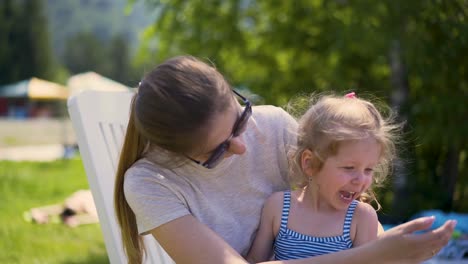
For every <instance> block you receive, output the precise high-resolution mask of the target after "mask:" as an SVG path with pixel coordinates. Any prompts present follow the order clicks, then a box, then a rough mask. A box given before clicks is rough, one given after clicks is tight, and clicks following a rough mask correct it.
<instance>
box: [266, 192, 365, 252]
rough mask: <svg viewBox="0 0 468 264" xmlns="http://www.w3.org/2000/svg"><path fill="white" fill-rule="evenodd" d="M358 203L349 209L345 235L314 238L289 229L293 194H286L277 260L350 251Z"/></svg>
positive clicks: (352, 204) (344, 230)
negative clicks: (351, 231)
mask: <svg viewBox="0 0 468 264" xmlns="http://www.w3.org/2000/svg"><path fill="white" fill-rule="evenodd" d="M357 204H358V201H356V200H354V201H352V203H351V204H350V205H349V207H348V211H347V212H346V217H345V220H344V225H343V234H342V235H340V236H333V237H313V236H307V235H303V234H300V233H298V232H296V231H293V230H291V229H289V228H288V217H289V208H290V206H291V192H290V191H286V192H284V200H283V212H282V215H281V227H280V230H279V232H278V235H277V236H276V239H275V243H274V254H275V260H287V259H299V258H307V257H312V256H318V255H324V254H328V253H332V252H337V251H341V250H345V249H349V248H351V247H352V246H353V241H352V240H351V237H350V236H349V232H350V228H351V220H352V219H353V214H354V209H355V208H356V205H357Z"/></svg>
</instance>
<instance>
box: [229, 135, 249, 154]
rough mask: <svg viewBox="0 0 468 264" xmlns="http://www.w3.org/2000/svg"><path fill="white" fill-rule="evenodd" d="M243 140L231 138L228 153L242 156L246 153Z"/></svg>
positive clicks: (238, 137) (239, 137)
mask: <svg viewBox="0 0 468 264" xmlns="http://www.w3.org/2000/svg"><path fill="white" fill-rule="evenodd" d="M246 149H247V148H246V146H245V142H244V139H243V138H242V135H241V136H237V137H233V138H232V139H231V141H230V144H229V148H228V150H227V151H228V152H229V153H231V154H233V155H242V154H244V152H245V151H246Z"/></svg>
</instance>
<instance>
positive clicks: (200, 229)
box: [151, 215, 456, 264]
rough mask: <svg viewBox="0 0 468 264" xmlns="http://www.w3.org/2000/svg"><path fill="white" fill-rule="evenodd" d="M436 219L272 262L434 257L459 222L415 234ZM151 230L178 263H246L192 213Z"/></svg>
mask: <svg viewBox="0 0 468 264" xmlns="http://www.w3.org/2000/svg"><path fill="white" fill-rule="evenodd" d="M433 222H434V219H433V218H429V217H424V218H419V219H415V220H413V221H410V222H408V223H405V224H401V225H399V226H397V227H394V228H392V229H390V230H389V231H387V232H385V233H384V234H383V235H382V236H381V237H380V238H379V239H377V240H374V241H371V242H369V243H366V244H364V245H363V246H360V247H357V248H352V249H349V250H344V251H340V252H337V253H333V254H327V255H322V256H318V257H313V258H308V259H298V260H288V261H273V262H269V263H272V264H273V263H276V264H281V263H284V264H315V263H320V264H328V263H330V264H331V263H336V264H339V263H343V264H355V263H356V264H357V263H418V262H421V261H423V260H425V259H428V258H430V257H432V251H433V250H435V252H438V251H439V250H440V249H441V248H442V247H443V246H444V245H446V244H447V242H448V240H449V239H450V237H451V234H452V232H453V230H454V228H455V224H456V222H455V221H447V222H446V223H445V224H444V225H443V226H441V227H439V228H437V229H435V230H433V231H430V232H427V233H425V234H413V232H415V231H419V230H424V229H427V228H429V227H430V226H431V225H432V223H433ZM239 232H242V230H239ZM151 233H152V234H153V236H154V237H155V238H156V239H157V240H158V242H159V243H160V244H161V246H162V247H163V248H164V250H166V252H167V253H168V254H169V255H170V256H171V258H172V259H173V260H174V261H175V262H176V263H182V264H184V263H193V264H197V263H203V264H205V263H221V264H222V263H232V264H237V263H247V261H246V260H245V259H243V258H242V257H241V256H240V255H239V254H238V253H237V252H236V251H235V250H234V249H233V248H232V247H230V246H229V245H228V244H227V243H226V242H225V241H224V240H223V239H222V238H221V237H220V236H218V235H217V234H216V233H215V232H213V231H212V230H211V229H209V228H208V227H207V226H206V225H204V224H202V223H200V222H199V221H198V220H196V219H195V218H194V217H193V216H190V215H187V216H183V217H180V218H178V219H175V220H173V221H170V222H168V223H166V224H164V225H161V226H159V227H157V228H155V229H153V230H152V231H151Z"/></svg>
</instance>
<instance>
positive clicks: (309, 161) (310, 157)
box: [301, 149, 318, 177]
mask: <svg viewBox="0 0 468 264" xmlns="http://www.w3.org/2000/svg"><path fill="white" fill-rule="evenodd" d="M317 161H318V160H317V157H316V156H315V154H314V153H313V152H312V151H311V150H310V149H306V150H304V151H303V152H302V155H301V168H302V171H303V172H304V173H305V174H306V175H307V176H309V177H311V176H312V175H313V174H314V173H315V172H316V170H317V168H318V164H317Z"/></svg>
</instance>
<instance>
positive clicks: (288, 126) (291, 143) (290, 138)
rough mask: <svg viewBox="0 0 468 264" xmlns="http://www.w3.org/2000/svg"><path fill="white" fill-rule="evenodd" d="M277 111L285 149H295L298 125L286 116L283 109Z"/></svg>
mask: <svg viewBox="0 0 468 264" xmlns="http://www.w3.org/2000/svg"><path fill="white" fill-rule="evenodd" d="M278 108H279V107H278ZM279 109H280V111H279V115H281V120H283V140H284V144H285V146H286V149H289V148H292V147H295V146H296V144H297V130H298V124H297V121H296V119H294V118H293V117H292V116H291V115H290V114H288V113H287V112H286V111H285V110H284V109H283V108H279Z"/></svg>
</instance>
